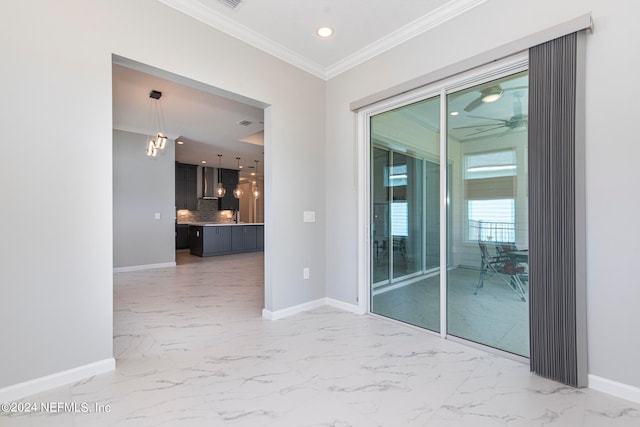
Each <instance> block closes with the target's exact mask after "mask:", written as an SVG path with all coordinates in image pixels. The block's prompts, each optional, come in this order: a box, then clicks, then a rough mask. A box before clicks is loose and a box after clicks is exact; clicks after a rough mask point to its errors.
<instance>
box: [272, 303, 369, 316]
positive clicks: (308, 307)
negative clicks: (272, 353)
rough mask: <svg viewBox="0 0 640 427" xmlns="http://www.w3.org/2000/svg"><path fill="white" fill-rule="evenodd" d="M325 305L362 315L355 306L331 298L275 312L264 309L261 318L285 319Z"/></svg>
mask: <svg viewBox="0 0 640 427" xmlns="http://www.w3.org/2000/svg"><path fill="white" fill-rule="evenodd" d="M325 305H328V306H331V307H335V308H339V309H340V310H344V311H349V312H351V313H355V314H364V313H362V312H361V310H360V309H359V308H358V306H357V305H354V304H348V303H346V302H342V301H338V300H335V299H333V298H319V299H317V300H314V301H309V302H305V303H304V304H298V305H294V306H293V307H287V308H284V309H282V310H277V311H269V310H267V309H266V308H265V309H263V310H262V317H264V318H265V319H267V320H278V319H283V318H285V317H289V316H293V315H294V314H298V313H302V312H303V311H309V310H313V309H314V308H318V307H324V306H325Z"/></svg>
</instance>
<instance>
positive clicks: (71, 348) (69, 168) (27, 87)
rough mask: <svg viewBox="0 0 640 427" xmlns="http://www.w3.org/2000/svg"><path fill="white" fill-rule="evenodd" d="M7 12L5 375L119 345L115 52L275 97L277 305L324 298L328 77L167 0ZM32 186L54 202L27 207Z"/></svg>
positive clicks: (272, 167)
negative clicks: (309, 213) (306, 215)
mask: <svg viewBox="0 0 640 427" xmlns="http://www.w3.org/2000/svg"><path fill="white" fill-rule="evenodd" d="M36 11H37V12H36ZM0 16H5V17H10V19H5V20H3V25H1V26H0V40H2V41H3V42H2V48H1V49H2V58H3V66H2V67H0V77H1V79H0V85H1V88H0V89H1V90H0V91H1V92H2V97H0V111H2V123H3V127H2V129H3V138H4V140H5V141H7V144H4V145H3V147H4V149H3V154H2V156H1V157H0V178H1V179H0V193H1V194H2V197H3V209H1V210H0V220H1V221H2V223H3V224H4V225H5V231H4V233H3V242H10V243H7V244H3V245H2V247H3V249H2V254H1V255H2V256H1V257H0V259H1V260H2V268H1V269H0V286H1V289H2V298H0V313H2V319H3V321H2V322H0V336H2V345H1V346H0V360H2V364H1V366H0V388H2V387H5V386H9V385H12V384H16V383H20V382H23V381H27V380H31V379H35V378H39V377H42V376H45V375H49V374H54V373H56V372H60V371H63V370H66V369H71V368H76V367H80V366H83V365H87V364H90V363H93V362H96V361H102V360H105V359H109V358H111V357H112V354H113V351H112V340H113V333H112V325H113V302H112V299H113V273H112V271H113V266H114V263H113V249H114V245H113V242H114V239H113V237H114V236H113V226H114V224H113V220H114V216H113V214H114V209H113V203H112V200H113V188H112V183H113V160H112V155H113V148H112V147H113V144H112V90H111V67H112V55H113V54H116V55H119V56H121V57H124V58H129V59H132V60H135V61H138V62H141V63H144V64H148V65H151V66H153V67H156V68H158V69H162V70H166V71H169V72H173V73H175V74H177V75H181V76H184V77H187V78H190V79H193V80H196V81H200V82H202V83H205V84H208V85H211V86H214V87H219V88H223V89H226V90H228V91H230V92H234V93H238V94H240V95H242V96H245V97H247V98H252V99H256V100H259V101H261V102H263V103H265V104H268V105H270V107H269V108H268V109H267V110H266V111H265V127H266V132H265V157H266V159H265V165H266V188H265V192H266V193H268V194H270V197H269V199H267V200H265V202H266V206H265V209H266V217H265V235H266V242H265V244H266V247H265V249H266V252H265V261H266V267H265V270H266V271H265V293H266V295H267V298H266V299H265V307H266V308H267V309H269V310H279V309H283V308H286V307H289V306H292V305H296V304H301V303H304V302H308V301H312V300H316V299H318V298H321V297H323V296H324V294H325V292H324V283H325V280H324V266H325V262H324V253H325V250H324V238H325V225H324V217H325V214H324V192H325V190H324V185H323V177H324V172H325V168H324V122H325V118H324V111H325V109H324V93H325V82H324V81H322V80H320V79H318V78H316V77H314V76H311V75H309V74H308V73H305V72H303V71H301V70H299V69H297V68H295V67H293V66H290V65H288V64H286V63H284V62H283V61H281V60H278V59H275V58H274V57H272V56H270V55H268V54H266V53H264V52H262V51H259V50H257V49H254V48H252V47H250V46H248V45H247V44H246V43H243V42H240V41H238V40H236V39H233V38H232V37H229V36H227V35H225V34H223V33H221V32H219V31H216V30H214V29H212V28H210V27H208V26H206V25H204V24H202V23H200V22H198V21H196V20H194V19H192V18H188V17H187V16H185V15H182V14H180V13H178V12H176V11H174V10H173V9H171V8H169V7H167V6H164V5H162V4H161V3H159V2H157V1H155V0H138V1H135V2H132V1H129V0H113V1H104V0H63V1H59V2H50V1H48V0H32V1H24V2H0ZM149 22H154V26H155V28H160V29H166V31H163V30H161V31H149V25H148V24H149ZM304 159H313V161H312V162H308V163H305V173H304V174H302V175H301V174H300V171H299V168H297V167H295V165H297V164H299V162H300V161H301V160H304ZM36 191H37V197H38V201H39V203H41V204H42V205H43V206H47V210H46V212H43V211H42V210H40V209H38V210H32V211H31V210H24V212H22V213H21V215H19V216H17V215H15V213H14V212H13V211H12V209H20V207H23V206H29V205H30V204H31V203H32V201H33V198H34V196H35V192H36ZM292 194H295V195H296V197H292V196H291V195H292ZM149 209H150V211H151V213H153V210H154V209H155V207H149ZM305 210H315V211H316V212H317V216H316V218H317V222H316V223H314V224H304V223H303V221H302V213H303V211H305ZM303 267H310V268H311V278H310V280H304V281H303V280H302V268H303Z"/></svg>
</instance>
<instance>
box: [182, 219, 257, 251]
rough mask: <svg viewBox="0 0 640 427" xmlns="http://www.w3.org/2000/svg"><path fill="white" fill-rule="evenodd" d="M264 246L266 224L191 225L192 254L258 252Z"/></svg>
mask: <svg viewBox="0 0 640 427" xmlns="http://www.w3.org/2000/svg"><path fill="white" fill-rule="evenodd" d="M263 248H264V226H263V225H257V224H247V225H245V224H229V225H211V226H201V225H190V226H189V249H190V250H191V254H192V255H198V256H202V257H205V256H214V255H225V254H233V253H240V252H256V251H261V250H263Z"/></svg>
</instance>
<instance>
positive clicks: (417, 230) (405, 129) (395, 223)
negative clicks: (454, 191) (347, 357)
mask: <svg viewBox="0 0 640 427" xmlns="http://www.w3.org/2000/svg"><path fill="white" fill-rule="evenodd" d="M439 129H440V97H434V98H430V99H427V100H424V101H421V102H417V103H414V104H411V105H408V106H405V107H402V108H399V109H396V110H393V111H389V112H386V113H382V114H379V115H377V116H375V117H372V118H371V123H370V130H371V141H372V149H371V165H372V167H371V201H372V203H371V224H372V239H371V253H372V259H371V265H372V271H371V276H372V282H373V283H372V286H371V311H372V312H373V313H377V314H381V315H383V316H387V317H391V318H393V319H396V320H401V321H403V322H407V323H410V324H413V325H417V326H420V327H423V328H427V329H431V330H433V331H439V330H440V305H439V304H440V287H439V281H440V279H439V268H438V264H439V258H440V252H439V250H440V249H439V248H440V216H439V207H440V201H439V200H440V166H439V141H440V131H439Z"/></svg>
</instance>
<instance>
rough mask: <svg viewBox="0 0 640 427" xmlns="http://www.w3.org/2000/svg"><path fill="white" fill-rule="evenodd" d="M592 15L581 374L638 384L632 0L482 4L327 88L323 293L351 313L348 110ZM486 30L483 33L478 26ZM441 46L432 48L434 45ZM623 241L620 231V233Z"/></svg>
mask: <svg viewBox="0 0 640 427" xmlns="http://www.w3.org/2000/svg"><path fill="white" fill-rule="evenodd" d="M589 11H592V14H593V18H594V22H595V33H594V34H592V35H589V36H588V37H587V52H586V54H587V71H586V174H587V176H586V188H587V212H586V217H587V236H586V240H587V266H588V267H587V311H588V313H587V315H588V325H587V327H588V343H589V352H588V353H589V354H588V359H589V362H588V363H589V373H590V374H592V375H596V376H599V377H603V378H606V379H610V380H614V381H618V382H622V383H625V384H629V385H632V386H636V387H640V369H638V364H637V360H636V359H637V355H638V354H640V340H638V339H636V338H635V337H637V326H638V325H639V324H640V318H639V315H638V302H639V301H640V286H637V285H636V284H637V282H638V280H637V277H636V274H635V271H634V269H633V268H631V267H629V266H632V265H634V263H635V262H637V260H638V259H640V246H638V242H637V239H636V238H634V237H630V235H634V236H635V230H636V223H637V212H639V211H640V199H639V198H638V197H636V196H635V195H636V194H637V188H636V187H637V186H636V182H637V172H636V171H637V162H638V158H640V144H638V136H637V130H636V128H635V126H629V125H628V124H629V123H635V122H636V121H637V118H636V116H637V111H638V110H637V100H638V99H640V92H639V90H638V89H637V87H636V86H635V85H634V84H633V83H634V82H635V81H636V80H637V70H638V69H640V56H638V55H635V54H633V53H632V52H630V51H629V50H628V49H627V47H628V46H630V45H633V43H634V42H635V43H636V44H637V42H638V39H639V38H638V34H637V22H636V20H637V17H638V14H639V13H640V4H639V3H638V2H637V1H633V0H619V1H615V2H613V1H608V0H566V1H562V2H558V1H555V0H538V1H517V2H514V1H511V0H490V1H488V2H486V3H483V4H482V5H481V6H479V7H478V8H476V9H473V10H471V11H469V12H467V13H465V14H464V15H461V16H459V17H457V18H455V19H454V20H453V21H449V22H447V23H445V24H444V25H442V26H440V27H437V28H435V29H433V30H431V31H429V32H427V33H425V34H422V35H420V36H418V37H415V38H414V39H412V40H410V41H408V42H406V43H403V44H401V45H399V46H397V47H395V48H393V49H390V50H388V51H386V52H385V53H383V54H381V55H379V56H377V57H376V58H373V59H371V60H369V61H367V62H366V63H364V64H362V65H360V66H358V67H356V68H354V69H352V70H350V71H348V72H346V73H343V74H341V75H339V76H337V77H335V78H333V79H331V80H329V81H328V82H327V94H326V96H327V102H326V108H327V109H326V115H327V121H326V133H327V137H326V145H325V150H326V159H327V165H326V168H327V171H331V173H327V174H326V179H325V187H326V188H329V189H336V188H340V189H341V191H332V192H331V193H330V194H328V195H327V204H328V205H330V206H339V207H340V209H330V210H328V211H327V219H326V224H327V241H328V242H340V244H336V245H331V246H327V252H326V260H327V266H331V268H327V296H328V297H331V298H335V299H338V300H341V301H345V302H348V303H352V304H354V303H355V302H356V297H357V289H356V285H355V283H356V280H357V277H356V270H355V267H354V260H355V257H356V253H357V252H356V250H357V246H356V245H357V233H356V230H357V210H356V208H357V191H358V190H357V187H356V181H355V178H354V177H355V174H356V173H357V171H354V166H356V167H360V165H361V159H358V158H356V151H355V149H354V144H355V143H356V126H355V121H356V115H355V114H354V113H352V112H351V111H350V110H349V104H350V103H351V102H354V101H356V100H359V99H361V98H364V97H366V96H370V95H372V94H374V93H376V92H379V91H381V90H383V89H386V88H388V87H392V86H394V85H397V84H401V83H403V82H406V81H409V80H411V79H414V78H416V77H419V76H421V75H425V74H427V73H429V72H431V71H434V70H438V69H441V68H443V67H446V66H448V65H450V64H453V63H456V62H459V61H462V60H464V59H466V58H470V57H472V56H474V55H476V54H479V53H482V52H485V51H488V50H490V49H493V48H496V47H498V46H501V45H504V44H506V43H509V42H511V41H514V40H517V39H519V38H522V37H525V36H527V35H529V34H533V33H536V32H538V31H541V30H543V29H545V28H548V27H551V26H553V25H556V24H559V23H562V22H565V21H568V20H570V19H572V18H575V17H577V16H579V15H582V14H584V13H586V12H589ZM487 22H491V23H492V25H487ZM445 40H446V42H443V41H445ZM630 233H631V234H630Z"/></svg>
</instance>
